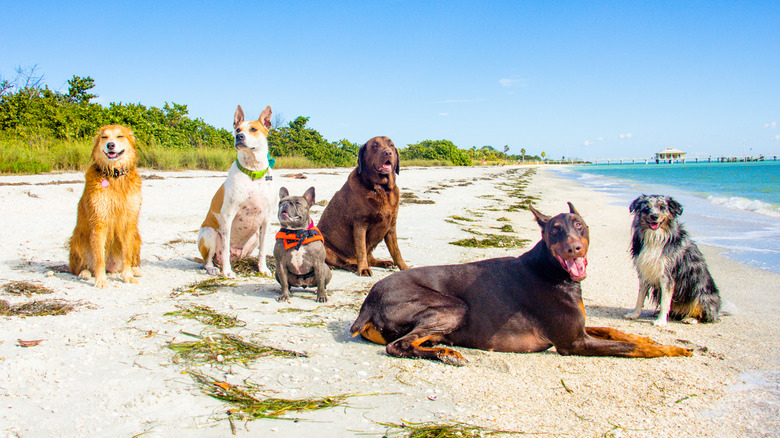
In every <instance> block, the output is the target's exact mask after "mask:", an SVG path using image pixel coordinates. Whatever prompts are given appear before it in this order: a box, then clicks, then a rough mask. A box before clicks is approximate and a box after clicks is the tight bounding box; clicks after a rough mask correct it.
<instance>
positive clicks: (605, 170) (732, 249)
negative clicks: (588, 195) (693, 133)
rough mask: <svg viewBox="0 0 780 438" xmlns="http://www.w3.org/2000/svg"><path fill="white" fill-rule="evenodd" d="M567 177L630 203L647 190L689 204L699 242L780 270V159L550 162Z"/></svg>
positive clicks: (686, 217)
mask: <svg viewBox="0 0 780 438" xmlns="http://www.w3.org/2000/svg"><path fill="white" fill-rule="evenodd" d="M548 169H551V170H552V171H553V172H555V173H557V174H559V175H561V176H562V177H565V178H569V179H573V180H576V181H578V182H581V183H583V184H585V185H586V186H589V187H591V188H592V189H594V190H597V191H601V192H606V193H608V194H610V195H611V196H613V197H614V198H615V200H616V201H615V202H616V203H617V204H619V205H625V207H626V214H629V213H628V206H629V204H630V203H631V201H632V200H633V199H635V198H636V197H637V196H639V195H641V194H648V195H649V194H662V195H668V196H672V197H673V198H675V199H676V200H677V201H678V202H680V203H681V204H682V205H683V214H682V216H680V220H681V221H682V222H683V224H684V225H685V227H686V229H687V230H688V232H689V233H690V234H691V236H692V237H693V239H694V241H695V242H697V243H701V244H705V245H711V246H716V247H720V248H723V249H725V250H727V251H726V254H725V255H726V256H727V257H729V258H731V259H733V260H735V261H737V262H740V263H744V264H748V265H751V266H755V267H758V268H761V269H767V270H770V271H773V272H777V273H780V161H763V162H747V163H686V164H622V165H616V164H612V165H582V166H561V167H554V166H550V167H549V168H548Z"/></svg>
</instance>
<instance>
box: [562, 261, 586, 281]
mask: <svg viewBox="0 0 780 438" xmlns="http://www.w3.org/2000/svg"><path fill="white" fill-rule="evenodd" d="M565 263H566V270H567V271H569V274H570V275H571V278H572V279H574V280H582V279H584V278H585V275H586V274H585V267H586V266H588V260H587V259H586V258H585V257H577V258H575V259H571V260H566V261H565Z"/></svg>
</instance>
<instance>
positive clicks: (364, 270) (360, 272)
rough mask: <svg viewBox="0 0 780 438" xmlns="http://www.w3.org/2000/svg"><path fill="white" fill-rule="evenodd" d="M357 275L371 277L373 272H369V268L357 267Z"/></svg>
mask: <svg viewBox="0 0 780 438" xmlns="http://www.w3.org/2000/svg"><path fill="white" fill-rule="evenodd" d="M357 275H359V276H361V277H372V276H373V275H374V273H373V272H371V268H358V270H357Z"/></svg>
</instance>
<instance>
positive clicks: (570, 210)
mask: <svg viewBox="0 0 780 438" xmlns="http://www.w3.org/2000/svg"><path fill="white" fill-rule="evenodd" d="M567 204H569V213H571V214H576V215H577V216H580V217H581V216H582V215H581V214H580V213H579V212H578V211H577V209H576V208H574V204H572V203H571V202H567Z"/></svg>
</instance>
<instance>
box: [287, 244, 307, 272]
mask: <svg viewBox="0 0 780 438" xmlns="http://www.w3.org/2000/svg"><path fill="white" fill-rule="evenodd" d="M305 253H306V251H299V250H297V249H294V250H292V251H290V264H291V265H292V267H293V269H295V274H298V275H303V274H305V272H302V269H303V263H304V260H303V255H304V254H305Z"/></svg>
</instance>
